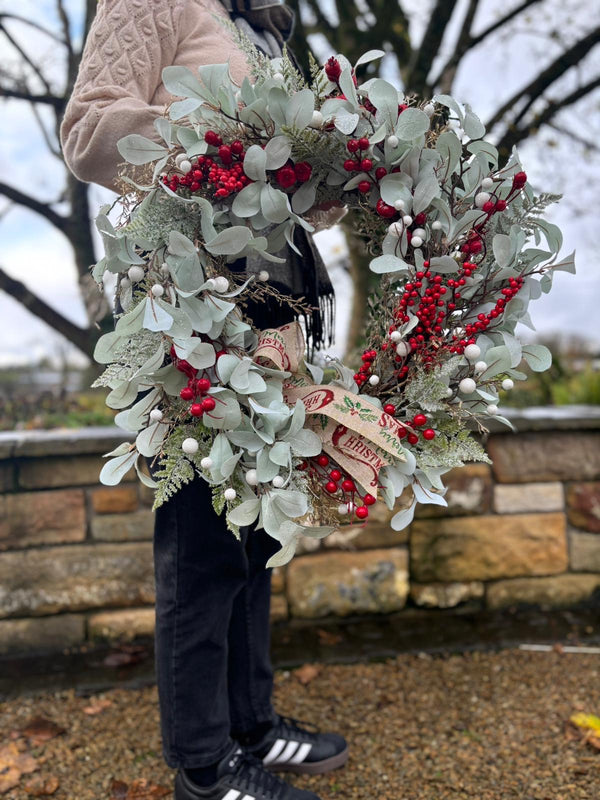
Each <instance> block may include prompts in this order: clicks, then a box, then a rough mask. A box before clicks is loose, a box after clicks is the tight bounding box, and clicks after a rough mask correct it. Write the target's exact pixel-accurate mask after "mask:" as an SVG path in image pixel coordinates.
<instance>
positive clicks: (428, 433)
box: [423, 428, 435, 442]
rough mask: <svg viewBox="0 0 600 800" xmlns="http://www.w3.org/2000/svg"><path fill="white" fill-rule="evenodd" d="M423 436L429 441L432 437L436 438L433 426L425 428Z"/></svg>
mask: <svg viewBox="0 0 600 800" xmlns="http://www.w3.org/2000/svg"><path fill="white" fill-rule="evenodd" d="M423 438H424V439H427V441H428V442H430V441H431V440H432V439H435V431H434V430H433V428H425V430H424V431H423Z"/></svg>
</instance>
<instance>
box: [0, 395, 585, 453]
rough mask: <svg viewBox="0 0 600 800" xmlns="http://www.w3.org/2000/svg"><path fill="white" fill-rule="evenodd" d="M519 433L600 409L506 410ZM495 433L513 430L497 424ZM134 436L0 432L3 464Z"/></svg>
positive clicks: (102, 449)
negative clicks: (13, 460) (15, 459)
mask: <svg viewBox="0 0 600 800" xmlns="http://www.w3.org/2000/svg"><path fill="white" fill-rule="evenodd" d="M504 415H505V416H506V417H507V418H508V419H510V421H511V422H512V424H513V425H514V426H515V428H516V429H517V431H519V432H525V431H561V430H589V429H594V428H596V429H600V406H539V407H533V408H525V409H516V408H514V409H504ZM489 427H490V430H491V431H492V432H493V433H503V432H506V433H510V430H509V429H508V428H507V427H506V426H505V425H501V424H500V423H497V422H494V421H493V420H492V421H491V422H490V423H489ZM133 438H134V435H133V434H132V433H128V432H127V431H123V430H121V429H120V428H117V427H115V426H107V427H90V428H73V429H69V430H67V429H59V430H51V431H3V432H0V460H6V459H9V458H31V457H36V456H52V455H54V456H59V455H71V456H72V455H84V454H90V453H98V454H103V453H106V452H109V451H110V450H112V449H114V448H115V447H116V446H117V445H118V444H119V443H120V442H122V441H125V440H133Z"/></svg>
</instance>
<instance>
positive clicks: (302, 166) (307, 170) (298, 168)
mask: <svg viewBox="0 0 600 800" xmlns="http://www.w3.org/2000/svg"><path fill="white" fill-rule="evenodd" d="M294 172H295V173H296V179H297V180H298V182H299V183H306V181H308V180H310V176H311V175H312V166H311V165H310V164H309V163H308V161H299V162H298V164H295V165H294Z"/></svg>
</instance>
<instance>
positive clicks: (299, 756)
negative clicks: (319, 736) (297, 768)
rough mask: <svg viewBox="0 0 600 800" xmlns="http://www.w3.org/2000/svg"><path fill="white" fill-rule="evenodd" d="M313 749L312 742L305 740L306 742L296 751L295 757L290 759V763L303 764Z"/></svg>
mask: <svg viewBox="0 0 600 800" xmlns="http://www.w3.org/2000/svg"><path fill="white" fill-rule="evenodd" d="M311 750H312V744H309V743H308V742H304V744H301V745H300V747H299V748H298V752H297V753H295V754H294V756H293V758H291V759H290V764H301V763H302V762H303V761H304V759H305V758H306V756H307V755H308V754H309V753H310V751H311Z"/></svg>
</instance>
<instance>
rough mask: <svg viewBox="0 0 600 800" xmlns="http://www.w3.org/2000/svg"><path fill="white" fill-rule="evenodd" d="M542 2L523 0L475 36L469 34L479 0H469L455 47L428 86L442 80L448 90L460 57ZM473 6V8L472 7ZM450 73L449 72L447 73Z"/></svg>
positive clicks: (438, 83) (435, 84)
mask: <svg viewBox="0 0 600 800" xmlns="http://www.w3.org/2000/svg"><path fill="white" fill-rule="evenodd" d="M540 2H542V0H523V2H522V3H521V4H520V5H518V6H515V8H513V9H512V11H509V12H508V14H505V15H504V16H503V17H500V19H498V20H496V22H494V23H492V24H491V25H489V26H488V27H487V28H485V29H484V30H482V31H481V33H478V34H477V35H476V36H473V35H472V34H471V29H472V27H473V21H474V17H475V12H476V11H477V6H478V4H479V0H470V5H469V8H468V10H467V14H466V15H465V19H464V22H463V28H462V31H461V33H460V35H459V37H458V41H457V44H456V47H455V48H454V50H453V52H452V55H451V56H450V58H449V59H448V61H447V62H446V63H445V64H444V66H443V67H442V68H441V69H440V71H439V72H438V74H437V75H436V77H435V79H434V80H433V81H431V84H430V86H431V87H434V86H438V85H440V84H441V83H442V82H443V84H444V87H443V91H449V87H450V86H451V84H452V79H453V78H454V75H455V73H456V68H457V67H458V65H459V63H460V61H461V59H462V58H464V56H465V54H466V53H468V52H469V50H472V49H473V48H474V47H476V46H477V45H478V44H481V42H483V40H484V39H487V37H488V36H490V35H491V34H492V33H494V32H495V31H497V30H499V29H500V28H502V27H503V26H504V25H506V24H507V23H509V22H510V21H511V20H513V19H514V18H515V17H517V16H518V15H519V14H521V13H522V12H523V11H525V10H526V9H528V8H530V7H531V6H534V5H536V4H537V3H540ZM473 6H475V8H473ZM449 73H450V74H449Z"/></svg>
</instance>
